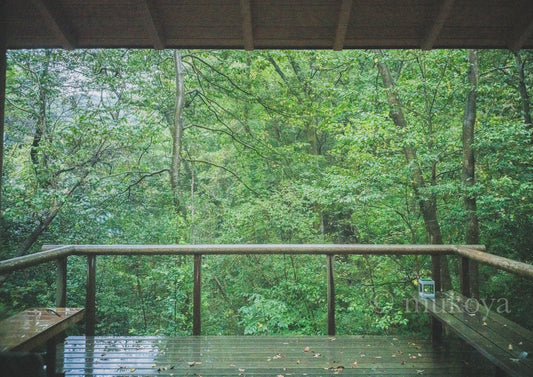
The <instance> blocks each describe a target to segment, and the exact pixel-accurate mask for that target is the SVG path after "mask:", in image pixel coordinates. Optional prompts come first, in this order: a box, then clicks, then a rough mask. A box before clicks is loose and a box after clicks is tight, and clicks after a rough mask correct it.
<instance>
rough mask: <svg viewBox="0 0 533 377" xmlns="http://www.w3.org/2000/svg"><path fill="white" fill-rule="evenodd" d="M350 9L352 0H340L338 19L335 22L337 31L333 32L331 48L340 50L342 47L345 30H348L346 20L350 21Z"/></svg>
mask: <svg viewBox="0 0 533 377" xmlns="http://www.w3.org/2000/svg"><path fill="white" fill-rule="evenodd" d="M351 10H352V0H342V4H341V7H340V10H339V19H338V22H337V31H336V32H335V40H334V41H333V50H335V51H340V50H342V49H343V47H344V40H345V39H346V31H347V30H348V22H349V21H350V12H351Z"/></svg>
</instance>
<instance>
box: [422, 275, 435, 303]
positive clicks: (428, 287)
mask: <svg viewBox="0 0 533 377" xmlns="http://www.w3.org/2000/svg"><path fill="white" fill-rule="evenodd" d="M418 296H419V297H422V298H429V299H435V281H434V280H431V279H418Z"/></svg>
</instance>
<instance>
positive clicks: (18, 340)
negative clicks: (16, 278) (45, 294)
mask: <svg viewBox="0 0 533 377" xmlns="http://www.w3.org/2000/svg"><path fill="white" fill-rule="evenodd" d="M84 312H85V309H83V308H38V309H29V310H24V311H23V312H20V313H18V314H15V315H14V316H12V317H9V318H7V319H5V320H3V321H1V322H0V351H31V350H32V349H34V348H36V347H38V346H40V345H41V344H44V343H46V341H48V340H49V339H52V338H53V337H55V336H56V335H59V334H61V333H62V332H64V331H65V330H66V329H67V328H69V327H70V326H72V325H74V324H75V323H76V322H79V321H81V320H82V319H83V316H84Z"/></svg>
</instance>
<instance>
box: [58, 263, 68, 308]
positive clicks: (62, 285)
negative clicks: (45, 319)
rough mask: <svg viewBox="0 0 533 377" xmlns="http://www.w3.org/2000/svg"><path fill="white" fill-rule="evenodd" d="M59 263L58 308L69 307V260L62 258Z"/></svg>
mask: <svg viewBox="0 0 533 377" xmlns="http://www.w3.org/2000/svg"><path fill="white" fill-rule="evenodd" d="M56 263H57V276H56V307H58V308H64V307H66V306H67V258H60V259H58V260H57V261H56Z"/></svg>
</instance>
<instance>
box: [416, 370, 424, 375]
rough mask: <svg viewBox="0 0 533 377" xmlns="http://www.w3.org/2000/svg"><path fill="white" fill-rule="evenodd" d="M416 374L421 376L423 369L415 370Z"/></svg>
mask: <svg viewBox="0 0 533 377" xmlns="http://www.w3.org/2000/svg"><path fill="white" fill-rule="evenodd" d="M416 373H418V374H422V373H424V369H417V370H416Z"/></svg>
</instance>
